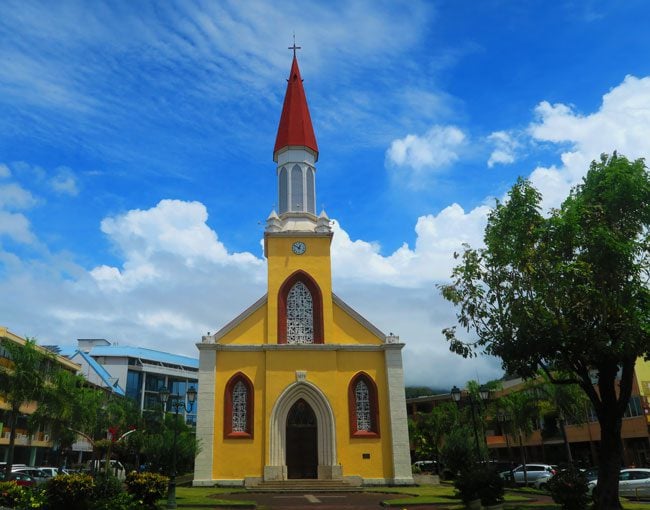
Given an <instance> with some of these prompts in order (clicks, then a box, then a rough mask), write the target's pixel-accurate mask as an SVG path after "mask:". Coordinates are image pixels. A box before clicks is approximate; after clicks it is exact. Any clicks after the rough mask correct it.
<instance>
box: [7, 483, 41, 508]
mask: <svg viewBox="0 0 650 510" xmlns="http://www.w3.org/2000/svg"><path fill="white" fill-rule="evenodd" d="M22 489H23V490H22V493H21V495H20V498H19V500H18V501H17V502H16V503H15V506H14V508H16V509H17V510H18V509H19V510H32V509H34V510H35V509H39V508H45V507H46V504H47V497H46V495H45V491H44V490H43V489H38V488H34V489H32V488H30V487H22Z"/></svg>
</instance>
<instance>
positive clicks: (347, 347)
mask: <svg viewBox="0 0 650 510" xmlns="http://www.w3.org/2000/svg"><path fill="white" fill-rule="evenodd" d="M196 346H197V348H198V349H199V351H230V352H251V351H255V352H263V351H349V352H380V351H394V350H401V349H402V348H404V344H381V345H355V344H212V343H200V344H196Z"/></svg>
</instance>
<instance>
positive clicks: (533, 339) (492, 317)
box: [441, 153, 650, 509]
mask: <svg viewBox="0 0 650 510" xmlns="http://www.w3.org/2000/svg"><path fill="white" fill-rule="evenodd" d="M540 202H541V197H540V194H539V193H538V192H537V190H535V189H534V188H533V187H532V186H531V184H530V183H529V182H527V181H525V180H521V179H520V180H519V181H518V182H517V183H516V184H515V186H514V187H513V188H512V190H511V191H510V192H509V198H508V201H507V203H505V204H501V203H497V205H496V208H495V209H494V210H493V211H492V213H491V214H490V216H489V218H488V225H487V228H486V231H485V237H484V241H485V248H483V249H472V248H471V247H469V246H466V247H465V250H464V253H463V254H462V257H461V263H460V264H459V265H458V266H457V267H456V268H455V269H454V271H453V274H452V282H451V283H450V284H448V285H443V286H441V290H442V294H443V296H444V297H445V298H446V299H448V300H449V301H451V302H452V303H454V304H455V305H457V306H458V307H459V310H458V313H457V317H458V321H459V324H460V325H461V326H462V327H463V328H465V329H467V330H469V331H472V332H473V333H474V334H475V335H476V339H475V340H473V341H463V340H462V339H459V338H458V337H457V336H456V330H455V328H453V327H452V328H448V329H445V330H444V331H443V333H444V334H445V336H446V337H447V339H448V340H449V342H450V348H451V350H452V351H454V352H457V353H459V354H461V355H463V356H472V355H475V354H476V352H477V351H482V352H484V353H487V354H491V355H494V356H498V357H499V358H501V360H502V363H503V366H504V368H505V369H506V371H508V372H509V373H516V374H519V375H521V376H524V377H533V376H534V374H535V373H536V371H537V370H538V369H539V368H541V369H542V370H544V371H545V372H546V373H547V374H548V375H549V377H550V379H551V381H552V382H553V383H555V384H563V383H568V384H578V385H579V386H580V387H581V388H582V390H583V391H584V392H585V393H586V394H587V396H588V397H589V399H590V400H591V403H592V405H593V407H594V409H595V412H596V415H597V417H598V421H599V423H600V427H601V455H600V460H601V462H600V469H599V477H598V491H597V493H598V494H597V502H596V506H597V508H602V509H614V508H615V509H618V508H620V502H619V499H618V470H619V467H620V462H621V454H622V451H621V424H622V417H623V413H624V412H625V409H626V406H627V403H628V401H629V398H630V393H631V390H632V378H633V372H634V364H635V362H636V359H637V358H638V357H640V356H648V355H649V354H650V291H649V289H648V276H649V252H648V247H649V245H650V237H649V229H648V226H649V223H650V221H649V220H650V179H649V176H648V172H647V168H646V166H645V163H644V161H643V160H641V159H639V160H636V161H628V160H627V159H626V158H625V157H622V156H619V155H617V154H616V153H614V154H613V155H612V156H611V157H608V156H606V155H603V156H602V157H601V159H600V161H594V162H593V163H592V164H591V166H590V169H589V171H588V173H587V175H586V176H585V178H584V179H583V182H582V184H580V185H579V186H577V187H576V188H574V189H573V190H572V191H571V193H570V195H569V197H568V198H567V199H566V200H565V201H564V203H563V204H562V206H561V207H560V208H559V209H557V210H553V211H552V212H551V214H550V216H549V217H544V216H542V214H541V213H540V209H541V205H540ZM554 373H562V374H568V377H567V378H563V379H558V378H556V377H554V376H553V374H554ZM592 378H595V381H596V384H595V385H594V383H593V379H592Z"/></svg>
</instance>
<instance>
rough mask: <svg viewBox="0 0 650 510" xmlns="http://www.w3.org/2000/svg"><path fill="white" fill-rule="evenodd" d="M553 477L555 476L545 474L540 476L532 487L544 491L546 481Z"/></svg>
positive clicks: (546, 486) (546, 484)
mask: <svg viewBox="0 0 650 510" xmlns="http://www.w3.org/2000/svg"><path fill="white" fill-rule="evenodd" d="M554 476H555V475H554V474H553V473H545V474H544V475H543V476H540V477H539V478H538V479H537V480H535V481H534V482H533V487H535V488H536V489H540V490H543V491H544V490H546V489H547V488H548V481H549V480H550V479H551V478H553V477H554Z"/></svg>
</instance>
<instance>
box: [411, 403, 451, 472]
mask: <svg viewBox="0 0 650 510" xmlns="http://www.w3.org/2000/svg"><path fill="white" fill-rule="evenodd" d="M457 423H458V408H457V407H456V405H455V404H453V403H452V402H441V403H440V404H438V405H436V406H435V407H434V408H433V409H432V410H431V412H428V413H418V415H417V417H416V419H415V420H410V421H409V433H410V437H411V441H412V443H413V446H414V447H415V454H416V455H417V457H418V458H419V459H426V460H435V461H436V462H437V464H436V472H437V474H440V462H439V461H440V447H441V446H442V444H443V441H444V438H445V436H446V435H447V434H449V432H451V430H452V429H453V428H454V426H455V425H457Z"/></svg>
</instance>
